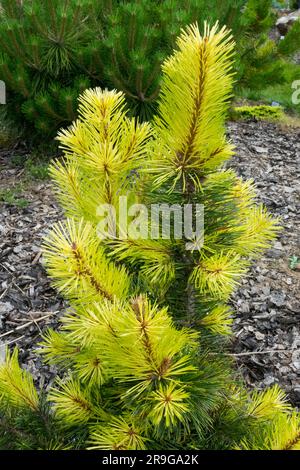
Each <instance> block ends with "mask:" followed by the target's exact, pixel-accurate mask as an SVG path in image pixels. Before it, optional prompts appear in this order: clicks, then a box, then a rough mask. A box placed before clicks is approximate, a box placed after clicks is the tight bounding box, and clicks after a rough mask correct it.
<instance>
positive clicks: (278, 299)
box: [270, 292, 286, 307]
mask: <svg viewBox="0 0 300 470" xmlns="http://www.w3.org/2000/svg"><path fill="white" fill-rule="evenodd" d="M285 298H286V295H285V294H284V293H283V292H273V294H271V296H270V302H271V303H272V304H273V305H276V307H282V306H283V305H284V304H285Z"/></svg>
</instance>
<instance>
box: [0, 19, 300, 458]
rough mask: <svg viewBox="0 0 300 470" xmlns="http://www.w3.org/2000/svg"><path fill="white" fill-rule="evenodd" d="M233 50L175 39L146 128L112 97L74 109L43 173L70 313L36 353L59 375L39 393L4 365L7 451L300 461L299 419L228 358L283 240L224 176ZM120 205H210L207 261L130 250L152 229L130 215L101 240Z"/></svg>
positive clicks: (55, 258) (178, 247)
mask: <svg viewBox="0 0 300 470" xmlns="http://www.w3.org/2000/svg"><path fill="white" fill-rule="evenodd" d="M233 47H234V45H233V42H232V38H231V36H230V35H229V33H228V31H227V30H226V29H224V28H221V29H218V26H217V25H216V26H214V27H213V28H211V29H210V28H209V27H208V26H207V25H205V27H204V32H203V34H202V35H201V34H200V32H199V30H198V27H197V26H196V25H195V26H191V27H189V28H188V29H187V30H185V31H183V32H182V33H181V35H180V37H179V38H178V41H177V49H176V50H175V51H174V53H173V54H172V55H171V56H170V57H169V58H168V59H167V60H166V61H165V62H164V64H163V82H162V88H161V94H160V98H159V108H158V114H157V115H156V117H155V119H154V121H153V123H151V124H150V123H142V124H141V123H139V122H138V121H135V120H134V119H133V118H130V117H128V116H127V115H126V113H125V110H124V106H125V97H124V94H123V93H121V92H117V91H115V90H114V91H108V90H102V89H100V88H96V89H91V90H87V91H85V92H84V93H83V94H82V95H81V97H80V105H79V119H78V120H77V121H76V122H74V123H73V125H72V126H71V127H70V128H68V129H66V130H64V131H62V132H60V134H59V140H60V143H61V146H62V148H63V149H64V154H65V157H64V160H63V161H57V162H56V163H53V165H52V176H53V179H54V182H55V184H56V189H57V194H58V197H59V199H60V201H61V203H62V205H63V207H64V209H65V212H66V216H67V219H66V221H64V222H61V223H59V224H57V225H56V226H55V227H54V228H53V230H52V231H51V232H50V233H49V235H48V236H47V238H46V239H45V242H44V256H45V262H46V266H47V269H48V272H49V274H50V276H51V277H52V279H53V284H54V285H55V287H56V288H57V289H58V290H59V291H60V292H61V293H62V294H63V295H64V296H65V297H66V298H67V299H68V300H69V302H70V308H69V310H68V311H67V312H66V314H65V315H64V317H63V320H62V327H61V329H60V330H59V331H53V330H49V331H47V333H46V334H45V336H44V339H43V342H42V344H41V349H40V353H41V354H42V355H43V357H44V359H45V360H46V361H47V362H48V363H50V364H57V365H58V366H59V367H60V371H61V372H60V374H59V378H58V379H57V381H56V383H55V384H54V385H53V386H52V388H51V390H50V392H49V393H48V394H46V393H45V392H44V391H41V392H40V393H38V392H37V391H36V389H35V387H34V383H33V379H32V377H31V376H30V374H29V373H28V372H26V371H24V370H22V369H20V367H19V365H18V358H17V351H16V350H15V351H14V352H13V353H12V354H9V353H8V356H7V360H6V363H5V364H4V365H2V366H1V368H0V396H1V400H0V423H1V427H0V436H1V441H2V444H1V445H2V448H32V449H57V448H62V449H69V448H72V449H78V448H89V449H104V450H105V449H109V450H111V449H131V450H137V449H195V448H196V449H298V448H299V444H300V419H299V415H298V414H297V413H296V412H295V411H293V410H292V408H291V406H290V405H289V404H288V402H287V399H286V397H285V395H284V393H283V392H282V391H281V390H280V389H279V388H278V387H277V386H275V387H273V388H271V389H269V390H266V391H264V392H257V391H256V392H254V393H247V392H246V390H245V389H244V388H243V386H242V385H241V381H240V378H239V377H238V374H237V372H236V371H235V370H234V369H233V368H232V365H231V362H230V360H229V358H228V356H227V355H226V354H224V353H225V352H226V351H227V346H226V344H225V342H224V341H223V340H222V338H224V337H227V336H228V335H229V334H230V324H231V322H232V312H230V309H229V307H228V306H227V302H228V298H229V296H230V294H231V293H232V291H233V290H234V288H235V286H236V285H237V283H238V281H239V279H240V277H241V276H242V275H243V274H244V273H245V272H246V269H247V266H248V264H249V261H250V260H252V259H253V258H255V256H259V254H260V253H261V251H262V250H263V249H264V248H265V247H266V246H268V245H269V243H270V241H271V240H272V239H273V237H274V235H275V233H276V230H277V228H278V223H277V221H276V220H273V219H272V218H271V217H270V215H269V214H268V213H267V212H266V210H265V209H264V207H262V206H261V205H259V204H257V203H256V201H255V189H254V186H253V183H251V182H248V181H245V182H244V181H242V180H241V179H240V178H239V177H237V175H236V174H235V173H234V172H233V171H232V170H224V169H222V163H223V162H224V161H226V160H227V159H228V158H229V157H230V156H231V155H232V154H233V147H232V145H231V144H230V142H228V141H227V139H226V136H225V129H224V120H225V117H226V109H227V104H228V99H229V98H230V96H231V93H232V83H233V73H232V60H233ZM125 196H126V197H127V200H128V204H129V203H133V202H138V203H143V204H144V206H143V208H144V207H145V206H146V207H148V208H150V207H151V204H154V203H156V202H157V201H158V202H160V203H163V202H164V203H168V204H175V203H176V204H179V205H181V206H182V205H183V204H187V203H196V202H197V203H201V204H204V206H205V231H204V241H203V245H202V246H201V249H200V250H199V249H198V246H197V244H195V243H196V242H199V239H198V238H196V239H195V237H193V236H192V235H190V236H185V238H182V239H179V238H178V239H176V238H175V237H174V234H173V232H172V233H171V236H170V237H169V238H168V237H164V233H161V234H159V235H158V237H157V238H156V239H152V238H149V237H145V238H143V237H142V236H140V237H139V236H138V232H139V231H140V232H141V233H140V235H143V234H144V232H143V228H144V226H145V225H146V226H147V219H145V218H144V219H143V221H142V222H141V220H140V223H139V224H135V225H134V226H130V228H131V230H128V234H126V230H125V225H124V222H128V223H130V222H132V221H131V218H130V216H128V220H124V217H123V218H122V217H121V218H120V219H119V218H117V221H119V220H120V222H121V223H119V222H118V223H117V224H116V225H117V227H116V228H117V231H116V235H115V236H114V237H111V238H109V237H108V238H107V237H104V236H103V235H104V233H103V227H102V225H101V223H100V222H101V220H102V218H101V214H100V213H99V207H103V204H106V206H104V207H111V206H112V205H113V206H115V207H116V208H117V207H118V201H119V200H120V197H125ZM108 204H110V206H108ZM107 222H108V224H110V228H112V226H111V224H112V223H113V222H114V218H113V216H112V212H111V213H110V216H109V217H108V219H107ZM187 243H190V244H194V245H193V246H194V249H192V250H187V249H186V244H187Z"/></svg>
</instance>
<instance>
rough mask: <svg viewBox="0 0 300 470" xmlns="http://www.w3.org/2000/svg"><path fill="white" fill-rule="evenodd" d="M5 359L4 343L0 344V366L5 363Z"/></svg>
mask: <svg viewBox="0 0 300 470" xmlns="http://www.w3.org/2000/svg"><path fill="white" fill-rule="evenodd" d="M5 358H6V346H5V344H4V343H2V342H0V365H1V364H3V363H4V362H5Z"/></svg>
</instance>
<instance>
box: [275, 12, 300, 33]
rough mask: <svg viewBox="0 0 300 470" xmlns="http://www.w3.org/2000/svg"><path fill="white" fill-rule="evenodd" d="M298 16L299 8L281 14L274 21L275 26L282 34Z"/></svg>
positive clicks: (299, 13) (299, 14)
mask: <svg viewBox="0 0 300 470" xmlns="http://www.w3.org/2000/svg"><path fill="white" fill-rule="evenodd" d="M299 18H300V9H299V10H296V11H293V12H292V13H290V14H288V15H285V16H282V17H281V18H279V19H278V20H277V21H276V27H277V29H278V31H279V33H280V34H281V35H283V36H285V35H286V33H287V32H288V30H289V29H290V27H291V26H293V24H294V23H295V22H296V21H297V20H299Z"/></svg>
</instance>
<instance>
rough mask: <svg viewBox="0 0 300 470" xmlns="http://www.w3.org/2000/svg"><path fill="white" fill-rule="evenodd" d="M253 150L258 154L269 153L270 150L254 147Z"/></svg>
mask: <svg viewBox="0 0 300 470" xmlns="http://www.w3.org/2000/svg"><path fill="white" fill-rule="evenodd" d="M253 149H254V150H255V152H256V153H268V149H267V148H265V147H258V146H256V145H254V146H253Z"/></svg>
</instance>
